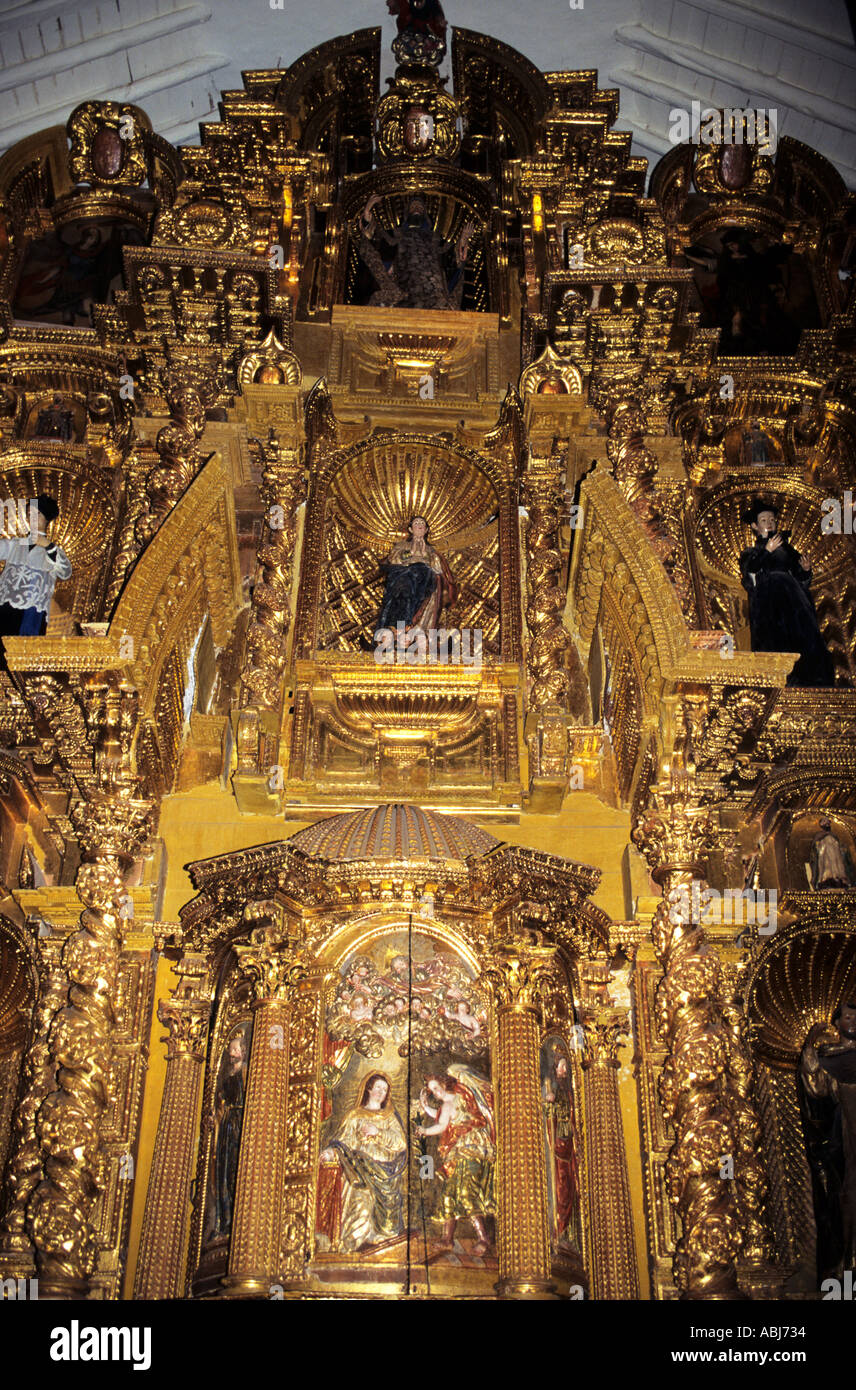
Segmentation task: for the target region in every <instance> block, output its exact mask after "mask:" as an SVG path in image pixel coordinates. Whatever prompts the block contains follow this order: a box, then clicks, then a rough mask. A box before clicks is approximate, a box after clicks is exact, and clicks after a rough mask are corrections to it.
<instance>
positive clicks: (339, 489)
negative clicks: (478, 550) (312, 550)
mask: <svg viewBox="0 0 856 1390" xmlns="http://www.w3.org/2000/svg"><path fill="white" fill-rule="evenodd" d="M332 493H333V497H334V499H335V506H336V510H337V511H338V512H339V514H340V516H341V518H342V521H343V522H344V524H345V529H346V530H347V531H348V532H350V533H351V534H352V535H354V536H355V537H357V538H358V539H359V540H360V541H362V543H363V544H364V545H366V546H368V547H369V548H371V549H373V550H378V549H379V550H381V551H386V550H388V549H389V547H390V546H391V545H392V544H393V543H394V542H395V541H397V540H401V539H403V537H404V536H405V535H406V534H407V524H408V522H409V520H410V518H411V517H412V516H422V517H424V518H425V520H426V521H427V522H428V526H429V528H430V530H429V540H430V541H431V544H432V545H435V546H441V545H446V546H447V547H448V542H449V540H450V538H451V537H452V536H459V535H460V534H461V533H462V532H466V531H469V530H472V529H474V528H476V527H479V526H483V525H484V524H485V523H486V522H487V521H488V520H489V518H490V517H491V516H492V515H493V513H494V512H495V511H496V509H497V505H498V503H497V497H496V493H495V491H494V488H493V485H492V484H491V482H490V481H489V479H488V478H487V477H486V476H485V474H484V473H482V471H481V470H480V469H479V468H478V467H477V466H476V464H475V463H473V462H472V461H471V460H470V459H468V458H466V457H465V456H462V455H461V454H459V453H456V452H454V451H451V450H449V449H443V448H441V447H439V446H437V445H435V444H432V443H430V442H427V441H426V442H422V441H415V440H414V441H409V440H404V439H395V438H387V439H383V438H381V439H379V440H378V443H377V444H376V445H374V446H373V447H372V448H370V449H367V450H363V451H362V452H360V453H359V454H357V455H356V456H355V457H353V458H351V459H349V460H348V461H347V462H346V463H345V464H344V466H343V467H342V468H341V469H340V470H339V472H338V473H337V474H336V477H335V478H334V480H333V483H332Z"/></svg>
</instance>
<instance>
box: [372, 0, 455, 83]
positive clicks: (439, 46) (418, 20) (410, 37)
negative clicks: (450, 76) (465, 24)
mask: <svg viewBox="0 0 856 1390" xmlns="http://www.w3.org/2000/svg"><path fill="white" fill-rule="evenodd" d="M386 8H387V9H388V10H389V13H390V14H391V15H394V16H395V21H396V29H397V30H398V33H397V34H396V37H395V39H394V41H393V45H392V51H393V53H394V54H395V57H396V59H397V60H398V62H399V63H427V64H428V65H429V66H430V67H439V65H440V63H442V61H443V58H444V57H445V55H446V16H445V15H444V14H443V7H442V5H441V4H440V0H386Z"/></svg>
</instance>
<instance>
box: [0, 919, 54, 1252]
mask: <svg viewBox="0 0 856 1390" xmlns="http://www.w3.org/2000/svg"><path fill="white" fill-rule="evenodd" d="M64 944H65V936H64V934H63V933H62V932H57V931H56V929H54V931H53V932H52V933H51V935H50V936H37V937H36V950H37V961H38V973H39V996H38V1000H37V1002H36V1007H35V1014H34V1018H33V1029H32V1044H31V1046H30V1049H29V1052H28V1053H27V1060H26V1064H25V1065H26V1086H25V1089H24V1094H23V1096H22V1098H21V1101H20V1104H19V1105H18V1109H17V1111H16V1113H15V1118H14V1121H13V1125H12V1144H11V1151H10V1157H9V1162H8V1164H7V1165H6V1174H5V1185H6V1190H7V1192H8V1194H9V1198H8V1202H7V1205H6V1211H5V1215H4V1218H3V1225H2V1228H0V1275H2V1274H9V1275H14V1277H16V1278H25V1277H27V1276H28V1275H29V1274H31V1273H32V1272H33V1271H32V1269H31V1268H30V1266H31V1263H32V1260H33V1246H32V1242H31V1240H30V1237H29V1234H28V1232H27V1204H28V1202H29V1200H30V1197H31V1195H32V1193H33V1192H35V1190H36V1188H37V1187H38V1185H39V1183H40V1182H41V1181H42V1178H43V1177H44V1172H43V1170H42V1152H41V1146H40V1144H39V1138H38V1134H37V1133H36V1117H37V1115H38V1113H39V1109H40V1108H41V1105H42V1103H43V1101H44V1100H45V1097H46V1096H48V1095H50V1093H51V1092H52V1091H54V1090H55V1089H56V1062H55V1060H54V1058H53V1055H52V1053H51V1049H50V1047H49V1045H48V1033H49V1030H50V1025H51V1022H52V1020H53V1018H54V1016H55V1015H56V1013H57V1011H58V1010H59V1009H61V1008H62V1006H63V1004H64V1003H65V1001H66V997H67V994H68V979H67V977H66V973H65V970H64V968H63V964H62V952H63V946H64Z"/></svg>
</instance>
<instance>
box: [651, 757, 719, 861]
mask: <svg viewBox="0 0 856 1390" xmlns="http://www.w3.org/2000/svg"><path fill="white" fill-rule="evenodd" d="M631 839H632V840H633V843H634V844H635V845H636V847H637V849H638V850H639V851H640V853H641V854H643V855H644V857H645V859H646V861H647V863H648V867H649V868H650V870H651V875H652V877H653V879H654V881H655V882H656V883H659V884H662V885H663V886H664V887H666V888H669V887H670V886H671V885H672V882H673V881H674V880H675V879H676V878H677V877H678V876H685V877H687V878H692V877H700V876H701V869H702V866H703V864H704V861H705V859H706V857H707V855H708V854H709V853H710V851H711V850H712V849H713V848H714V845H715V828H714V825H713V819H712V816H711V811H710V807H709V806H706V805H704V804H703V803H702V800H701V794H700V791H699V788H698V787H697V785H696V781H695V777H694V775H693V772H692V770H687V769H684V768H680V767H673V768H672V769H671V770H670V773H669V776H668V778H666V779H664V780H663V781H662V782H660V783H658V784H657V786H655V787H653V788H652V791H651V804H650V806H649V807H648V808H647V809H646V810H645V811H644V812H643V813H642V815H640V816H639V817H638V818H637V820H636V824H635V825H634V827H633V830H632V832H631Z"/></svg>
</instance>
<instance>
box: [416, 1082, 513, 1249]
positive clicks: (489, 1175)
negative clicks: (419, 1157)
mask: <svg viewBox="0 0 856 1390" xmlns="http://www.w3.org/2000/svg"><path fill="white" fill-rule="evenodd" d="M414 1109H415V1110H417V1111H421V1112H422V1113H423V1115H425V1116H426V1117H427V1118H428V1120H429V1121H430V1123H429V1124H427V1125H417V1126H416V1133H417V1135H418V1136H419V1138H420V1139H422V1138H425V1139H427V1138H430V1137H431V1136H432V1135H436V1136H437V1156H438V1158H439V1160H440V1162H439V1164H438V1165H437V1172H438V1176H439V1177H440V1178H441V1179H442V1182H443V1193H442V1197H441V1200H440V1205H439V1210H440V1212H441V1213H442V1216H443V1236H442V1240H441V1243H440V1248H441V1249H442V1250H450V1251H451V1250H454V1248H455V1229H456V1227H457V1224H458V1222H459V1221H462V1220H469V1222H470V1224H471V1226H472V1228H473V1230H474V1231H475V1234H476V1242H475V1245H474V1246H473V1247H472V1252H471V1253H472V1254H473V1255H475V1256H480V1255H485V1254H487V1252H488V1250H489V1249H490V1245H491V1241H490V1236H489V1234H488V1230H487V1226H486V1225H485V1217H487V1216H492V1215H493V1214H494V1213H495V1211H496V1201H495V1197H494V1165H495V1162H496V1126H495V1123H494V1101H493V1091H492V1090H491V1088H490V1086H489V1085H488V1083H487V1080H486V1078H485V1077H483V1076H480V1075H479V1073H478V1072H475V1071H473V1070H472V1069H471V1068H470V1067H467V1066H464V1065H463V1063H461V1062H453V1063H451V1065H450V1066H449V1067H448V1070H447V1074H446V1075H444V1076H428V1077H426V1079H425V1085H424V1086H423V1088H422V1090H421V1091H420V1093H419V1101H418V1102H417V1103H416V1104H415V1105H414Z"/></svg>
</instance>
